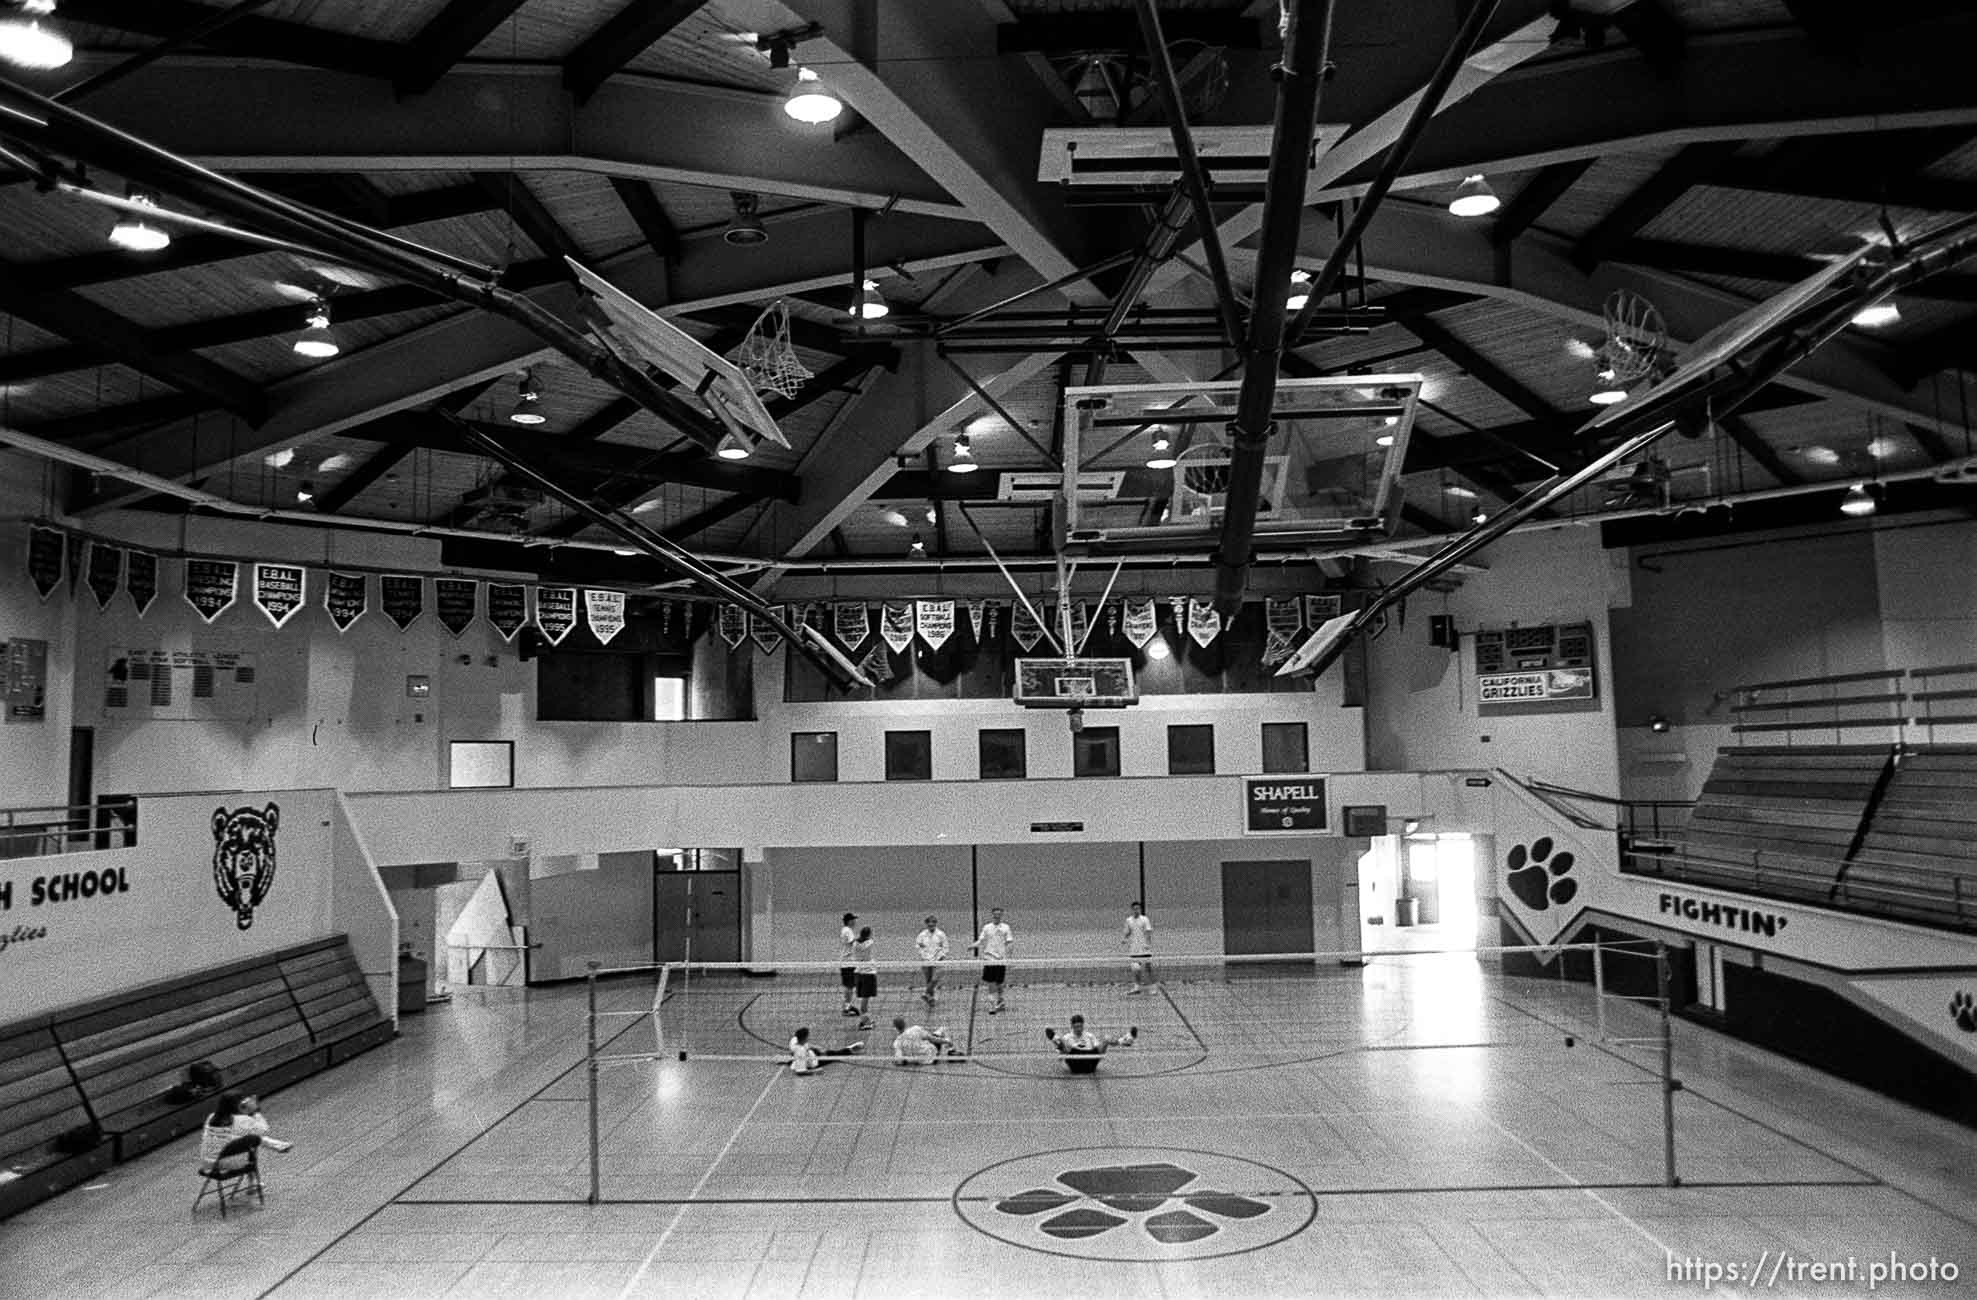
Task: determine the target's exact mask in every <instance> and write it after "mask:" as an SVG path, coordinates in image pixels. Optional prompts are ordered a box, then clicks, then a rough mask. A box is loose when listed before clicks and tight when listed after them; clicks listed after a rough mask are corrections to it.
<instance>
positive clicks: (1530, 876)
mask: <svg viewBox="0 0 1977 1300" xmlns="http://www.w3.org/2000/svg"><path fill="white" fill-rule="evenodd" d="M1554 848H1555V846H1554V845H1553V844H1552V842H1551V836H1549V835H1542V836H1539V837H1538V838H1537V839H1535V840H1533V841H1531V843H1530V844H1529V845H1528V846H1527V845H1523V844H1518V845H1515V846H1514V847H1512V848H1511V850H1510V855H1509V856H1508V857H1507V858H1506V859H1504V868H1505V870H1506V872H1507V873H1508V874H1507V875H1506V876H1505V883H1506V884H1508V885H1509V886H1510V893H1511V896H1512V897H1514V898H1515V899H1516V900H1517V901H1518V902H1520V903H1522V904H1523V905H1524V906H1526V907H1528V908H1530V909H1531V910H1532V911H1533V912H1542V911H1544V910H1545V909H1547V908H1549V907H1551V906H1553V905H1554V904H1555V905H1557V906H1559V907H1563V906H1564V905H1565V904H1567V903H1569V902H1571V901H1572V899H1573V897H1574V896H1575V895H1577V894H1578V892H1579V883H1578V882H1577V881H1575V880H1573V879H1572V854H1571V853H1570V852H1569V851H1566V850H1562V849H1560V850H1557V851H1556V852H1554Z"/></svg>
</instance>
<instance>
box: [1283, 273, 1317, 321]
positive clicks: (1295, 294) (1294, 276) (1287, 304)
mask: <svg viewBox="0 0 1977 1300" xmlns="http://www.w3.org/2000/svg"><path fill="white" fill-rule="evenodd" d="M1310 301H1311V272H1309V271H1292V272H1291V296H1290V297H1288V298H1286V299H1284V310H1285V311H1303V310H1304V304H1305V303H1307V302H1310Z"/></svg>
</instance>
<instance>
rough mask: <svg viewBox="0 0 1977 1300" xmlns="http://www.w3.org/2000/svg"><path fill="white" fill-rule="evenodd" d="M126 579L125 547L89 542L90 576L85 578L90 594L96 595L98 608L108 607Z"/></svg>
mask: <svg viewBox="0 0 1977 1300" xmlns="http://www.w3.org/2000/svg"><path fill="white" fill-rule="evenodd" d="M123 580H124V548H123V547H121V546H110V545H107V544H105V543H103V542H91V543H90V544H89V576H88V577H87V578H86V579H85V580H84V581H85V582H86V584H87V585H88V587H89V594H90V595H92V596H94V597H96V608H98V609H108V608H109V607H110V601H111V600H112V599H114V598H115V597H116V594H117V587H118V586H119V585H120V584H121V583H122V582H123Z"/></svg>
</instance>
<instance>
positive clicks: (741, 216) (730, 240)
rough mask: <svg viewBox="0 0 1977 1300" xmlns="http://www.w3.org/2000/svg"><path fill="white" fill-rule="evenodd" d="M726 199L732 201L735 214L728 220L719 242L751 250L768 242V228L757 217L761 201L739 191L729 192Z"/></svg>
mask: <svg viewBox="0 0 1977 1300" xmlns="http://www.w3.org/2000/svg"><path fill="white" fill-rule="evenodd" d="M728 197H729V198H731V199H732V200H734V205H735V214H734V216H732V217H730V218H729V219H728V225H727V229H725V230H723V231H722V232H721V241H722V242H723V243H727V244H733V245H734V246H735V247H737V248H753V247H754V246H755V245H757V244H765V243H767V242H768V241H769V228H768V227H767V226H765V225H763V224H762V218H761V216H760V215H759V213H760V210H761V207H762V200H761V199H760V198H758V197H756V196H755V195H753V194H746V193H743V192H742V191H740V190H730V191H729V192H728Z"/></svg>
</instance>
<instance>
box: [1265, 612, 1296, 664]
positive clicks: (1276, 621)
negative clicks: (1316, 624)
mask: <svg viewBox="0 0 1977 1300" xmlns="http://www.w3.org/2000/svg"><path fill="white" fill-rule="evenodd" d="M1303 626H1304V601H1303V600H1302V599H1300V598H1299V597H1296V596H1285V597H1283V598H1281V599H1279V598H1278V597H1275V596H1269V597H1265V598H1264V601H1263V627H1264V630H1265V632H1266V633H1267V635H1266V636H1265V638H1264V642H1263V662H1264V663H1266V664H1276V663H1282V662H1283V661H1284V660H1286V659H1288V658H1290V655H1291V651H1292V650H1293V649H1295V648H1296V645H1297V634H1298V630H1299V629H1300V628H1302V627H1303Z"/></svg>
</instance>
